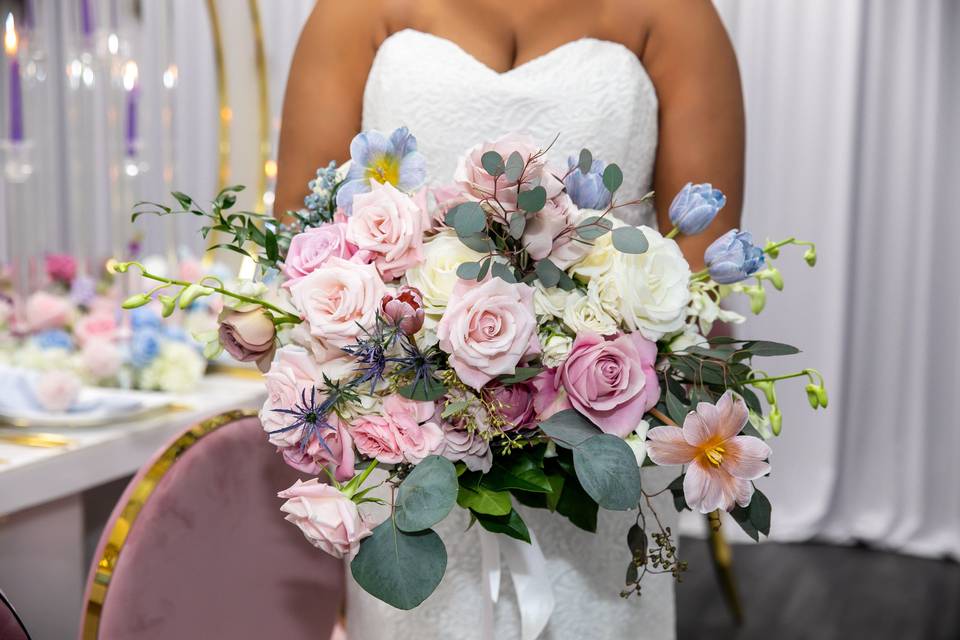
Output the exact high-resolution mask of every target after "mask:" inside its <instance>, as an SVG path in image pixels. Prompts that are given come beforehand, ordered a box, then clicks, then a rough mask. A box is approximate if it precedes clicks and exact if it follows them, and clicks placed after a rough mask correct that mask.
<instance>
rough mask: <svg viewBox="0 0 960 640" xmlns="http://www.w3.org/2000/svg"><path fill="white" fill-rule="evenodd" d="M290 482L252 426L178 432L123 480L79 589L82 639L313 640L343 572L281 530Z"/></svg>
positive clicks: (289, 528)
mask: <svg viewBox="0 0 960 640" xmlns="http://www.w3.org/2000/svg"><path fill="white" fill-rule="evenodd" d="M297 477H298V473H297V472H296V471H294V470H293V469H291V468H289V467H287V466H286V465H284V464H283V462H282V461H281V459H280V458H279V457H278V456H277V454H276V453H275V452H274V451H273V450H272V448H271V447H270V445H269V444H267V443H266V441H265V439H264V435H263V431H262V430H261V428H260V423H259V421H258V419H257V418H256V416H255V415H252V414H250V413H245V412H239V411H237V412H232V413H227V414H223V415H221V416H217V417H216V418H212V419H210V420H207V421H206V422H203V423H201V424H199V425H197V426H195V427H192V428H191V429H188V430H187V431H185V432H184V433H182V434H181V435H180V436H178V437H177V438H175V439H174V440H173V441H172V442H171V443H170V445H169V446H168V447H165V448H164V449H163V450H161V451H160V452H159V453H158V454H157V456H156V458H154V460H152V461H150V462H149V463H147V464H146V465H145V466H144V467H143V468H142V469H141V470H140V472H139V473H138V474H137V475H136V476H135V477H134V478H133V480H132V481H131V482H130V485H129V486H128V487H127V489H126V491H125V492H124V494H123V496H122V497H121V499H120V502H119V503H118V504H117V507H116V508H115V509H114V512H113V515H112V516H111V517H110V521H109V522H108V523H107V526H106V529H105V530H104V533H103V536H102V538H101V540H100V544H99V547H98V549H97V552H96V555H95V556H94V564H93V566H92V567H91V569H90V576H89V579H88V581H87V590H86V596H85V599H84V600H85V604H84V613H83V617H82V620H81V625H80V638H81V639H82V640H94V639H98V638H99V639H100V640H153V639H158V640H159V639H161V638H162V639H164V640H170V639H173V638H177V639H183V640H188V639H193V638H231V639H232V640H242V639H244V638H251V639H253V638H256V639H262V638H284V640H300V639H304V640H306V639H309V640H318V639H321V640H325V639H326V638H329V637H330V635H331V633H332V632H333V629H334V625H335V623H336V621H337V615H338V611H340V608H341V601H342V599H343V593H344V585H343V581H344V570H343V564H342V563H341V562H340V561H338V560H335V559H334V558H332V557H330V556H328V555H327V554H325V553H323V552H322V551H319V550H318V549H314V548H313V547H311V546H310V544H309V543H308V542H307V541H306V540H305V539H304V538H303V536H302V535H301V534H300V531H299V530H298V529H297V528H296V527H294V526H293V525H291V524H289V523H287V522H285V521H284V519H283V514H282V513H281V512H280V505H281V500H280V499H278V498H277V497H276V493H277V491H279V490H281V489H285V488H287V487H288V486H290V485H291V484H293V482H294V480H295V479H296V478H297Z"/></svg>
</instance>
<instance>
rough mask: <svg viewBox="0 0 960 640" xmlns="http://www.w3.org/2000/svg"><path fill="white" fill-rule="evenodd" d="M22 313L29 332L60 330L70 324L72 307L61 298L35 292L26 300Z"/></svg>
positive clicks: (66, 300) (65, 299)
mask: <svg viewBox="0 0 960 640" xmlns="http://www.w3.org/2000/svg"><path fill="white" fill-rule="evenodd" d="M24 312H25V316H26V322H27V329H28V330H29V331H45V330H47V329H61V328H63V327H65V326H67V325H68V324H70V318H71V316H72V315H73V306H72V305H71V304H70V301H69V300H68V299H67V298H64V297H63V296H56V295H53V294H51V293H47V292H46V291H37V292H36V293H33V294H31V295H30V297H29V298H27V304H26V307H25V309H24Z"/></svg>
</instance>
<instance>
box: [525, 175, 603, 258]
mask: <svg viewBox="0 0 960 640" xmlns="http://www.w3.org/2000/svg"><path fill="white" fill-rule="evenodd" d="M580 218H581V213H580V210H579V209H577V206H576V205H575V204H573V201H571V200H570V197H569V196H567V194H565V193H562V194H560V195H558V196H557V197H556V198H553V199H551V200H547V203H546V204H545V205H544V206H543V208H542V209H541V210H540V211H537V212H536V213H535V214H533V215H532V216H530V218H529V219H528V220H527V226H526V228H525V229H524V232H523V244H524V246H525V247H526V248H527V252H528V253H529V254H530V257H531V258H533V259H534V260H542V259H544V258H547V257H549V258H550V261H551V262H553V263H554V264H555V265H557V266H558V267H560V268H561V269H566V268H567V267H569V266H571V265H572V264H574V263H575V262H578V261H579V260H581V259H582V258H583V257H584V256H585V255H587V253H588V252H589V251H590V245H589V244H587V243H585V242H578V241H577V240H576V238H577V234H576V231H574V230H573V229H574V228H575V227H576V226H577V224H579V222H580Z"/></svg>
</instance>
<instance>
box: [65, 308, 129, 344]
mask: <svg viewBox="0 0 960 640" xmlns="http://www.w3.org/2000/svg"><path fill="white" fill-rule="evenodd" d="M117 329H118V327H117V316H116V313H115V312H113V311H94V312H92V313H90V314H88V315H85V316H83V317H81V318H80V319H79V320H77V321H76V322H75V323H74V324H73V335H75V336H76V337H77V342H79V343H80V345H81V346H82V345H85V344H87V342H89V341H91V340H113V339H114V338H116V335H117Z"/></svg>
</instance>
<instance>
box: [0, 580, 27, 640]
mask: <svg viewBox="0 0 960 640" xmlns="http://www.w3.org/2000/svg"><path fill="white" fill-rule="evenodd" d="M0 640H30V634H29V633H27V628H26V627H25V626H23V621H22V620H20V616H18V615H17V611H16V609H14V608H13V605H12V604H10V601H9V600H7V596H5V595H3V591H0Z"/></svg>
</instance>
